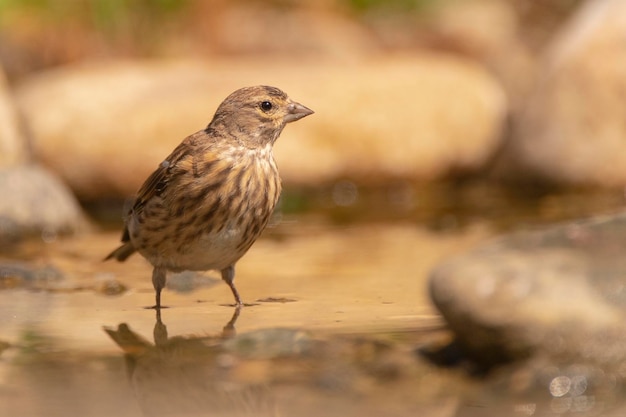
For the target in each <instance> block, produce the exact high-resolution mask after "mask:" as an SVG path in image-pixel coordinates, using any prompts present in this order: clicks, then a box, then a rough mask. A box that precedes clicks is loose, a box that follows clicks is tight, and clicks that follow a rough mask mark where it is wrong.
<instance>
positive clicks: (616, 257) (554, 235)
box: [430, 213, 626, 368]
mask: <svg viewBox="0 0 626 417" xmlns="http://www.w3.org/2000/svg"><path fill="white" fill-rule="evenodd" d="M624 236H626V213H623V214H619V215H616V216H610V217H605V218H597V219H592V220H588V221H580V222H575V223H569V224H564V225H559V226H555V227H553V228H551V229H549V230H545V231H534V232H526V233H519V234H516V235H513V236H508V237H503V238H501V239H500V240H499V241H496V242H493V243H492V244H488V245H486V246H484V247H481V248H478V249H477V250H475V251H473V252H470V253H468V254H466V255H464V256H460V257H458V258H456V259H452V260H449V261H446V262H444V263H443V264H441V265H440V266H439V267H438V268H436V269H435V270H434V272H433V273H432V275H431V278H430V289H431V296H432V299H433V301H434V303H435V305H436V306H437V308H438V309H439V310H440V311H441V313H442V315H443V316H444V318H445V319H446V321H447V322H448V324H449V325H450V327H451V329H452V330H453V332H454V333H455V334H456V336H457V338H458V341H459V342H460V344H461V346H463V347H464V348H465V349H466V350H467V351H468V352H469V353H470V354H471V355H472V356H474V357H476V358H477V359H479V360H481V361H484V362H486V363H487V364H494V363H497V362H499V361H502V360H509V359H520V358H525V357H529V356H534V355H537V356H539V357H544V358H549V359H550V360H551V361H554V362H556V363H583V362H584V363H588V364H593V365H597V366H602V367H605V368H609V367H616V366H618V365H620V364H623V363H624V361H625V360H626V257H624V256H623V251H624Z"/></svg>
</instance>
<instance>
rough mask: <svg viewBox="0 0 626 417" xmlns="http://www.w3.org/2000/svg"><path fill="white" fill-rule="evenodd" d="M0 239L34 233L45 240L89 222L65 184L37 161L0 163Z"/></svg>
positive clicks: (85, 226) (75, 229)
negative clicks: (16, 163)
mask: <svg viewBox="0 0 626 417" xmlns="http://www.w3.org/2000/svg"><path fill="white" fill-rule="evenodd" d="M0 195H3V196H5V197H4V198H0V243H6V242H12V241H16V240H19V239H21V238H24V237H26V236H32V235H36V236H39V237H41V239H43V240H44V241H47V242H50V241H53V240H55V239H56V238H57V237H58V235H60V234H67V233H74V232H77V231H80V230H85V229H86V228H87V227H88V222H87V220H86V218H85V216H84V215H83V213H82V210H81V208H80V206H79V204H78V202H77V201H76V198H75V197H74V196H73V195H72V194H71V192H70V191H69V190H68V189H67V187H66V186H65V185H64V184H63V183H61V182H60V181H59V180H58V179H57V178H56V176H54V175H53V174H51V173H50V172H48V171H47V170H46V169H43V168H41V167H39V166H36V165H18V166H14V167H8V168H2V167H0Z"/></svg>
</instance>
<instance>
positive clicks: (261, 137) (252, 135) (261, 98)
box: [208, 86, 313, 147]
mask: <svg viewBox="0 0 626 417" xmlns="http://www.w3.org/2000/svg"><path fill="white" fill-rule="evenodd" d="M310 114H313V110H311V109H309V108H307V107H305V106H303V105H302V104H300V103H297V102H295V101H293V100H292V99H290V98H289V97H288V96H287V94H285V93H284V92H283V91H282V90H280V89H278V88H276V87H269V86H255V87H245V88H240V89H239V90H236V91H235V92H233V93H232V94H231V95H229V96H228V97H226V99H225V100H224V101H223V102H222V104H220V106H219V107H218V108H217V111H216V112H215V116H213V120H212V121H211V123H210V124H209V127H208V128H209V129H210V128H214V129H225V130H226V132H225V133H227V134H228V135H230V136H235V137H237V138H239V139H240V140H243V141H246V142H247V144H248V145H249V146H252V147H256V146H265V145H267V144H268V143H269V144H273V143H274V142H275V141H276V139H278V136H279V135H280V133H281V132H282V130H283V128H284V127H285V125H286V124H287V123H290V122H295V121H296V120H300V119H302V118H303V117H306V116H308V115H310Z"/></svg>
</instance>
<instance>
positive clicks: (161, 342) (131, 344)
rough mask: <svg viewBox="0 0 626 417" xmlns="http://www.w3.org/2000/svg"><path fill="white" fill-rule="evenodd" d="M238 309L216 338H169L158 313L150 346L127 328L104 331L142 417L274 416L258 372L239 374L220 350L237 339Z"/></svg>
mask: <svg viewBox="0 0 626 417" xmlns="http://www.w3.org/2000/svg"><path fill="white" fill-rule="evenodd" d="M239 315H240V309H235V311H234V313H233V316H232V318H231V319H230V320H229V321H228V323H227V324H226V325H225V326H224V328H223V331H222V332H221V333H220V334H218V335H215V336H174V337H169V336H168V331H167V326H166V325H165V323H164V322H163V320H162V317H161V311H160V310H159V309H157V310H156V322H155V325H154V332H153V337H154V343H151V342H150V341H148V340H147V339H145V338H144V337H143V336H141V335H139V334H137V333H135V332H134V331H133V330H131V328H130V327H129V326H128V325H127V324H126V323H121V324H119V325H118V326H117V328H108V327H105V328H104V330H105V331H106V333H107V334H108V335H109V336H110V337H111V339H113V341H114V342H115V343H116V344H117V345H118V346H119V347H120V348H121V349H122V351H123V352H124V354H125V358H126V367H127V371H128V378H129V380H130V384H131V386H132V389H133V391H134V394H135V396H136V398H137V401H138V403H139V406H140V408H141V409H142V411H143V413H144V415H146V416H192V415H193V416H196V415H211V416H221V415H228V416H252V415H254V416H274V415H276V414H277V413H276V412H275V405H274V400H273V396H272V393H271V391H270V389H269V387H268V385H267V384H266V383H265V381H264V380H263V378H259V375H258V372H257V373H256V374H255V372H252V375H250V373H247V372H242V369H241V367H240V366H238V364H237V360H236V359H235V358H234V356H233V355H231V354H230V353H229V352H228V351H226V350H225V349H224V348H223V342H224V341H225V340H228V339H231V338H232V337H234V336H235V334H236V332H235V323H236V321H237V319H238V317H239Z"/></svg>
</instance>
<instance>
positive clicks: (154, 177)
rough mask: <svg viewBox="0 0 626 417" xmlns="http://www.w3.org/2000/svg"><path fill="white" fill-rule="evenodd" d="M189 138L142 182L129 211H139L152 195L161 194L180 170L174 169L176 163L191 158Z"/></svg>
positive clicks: (191, 148) (191, 149)
mask: <svg viewBox="0 0 626 417" xmlns="http://www.w3.org/2000/svg"><path fill="white" fill-rule="evenodd" d="M189 139H190V138H187V139H185V140H184V141H183V142H182V143H181V144H180V145H178V146H177V147H176V149H174V151H173V152H172V153H171V154H170V155H169V156H168V157H167V158H165V160H164V161H163V162H161V164H160V165H159V167H158V168H157V169H156V171H154V172H153V173H152V174H151V175H150V176H149V177H148V179H147V180H146V181H145V182H144V183H143V185H142V186H141V188H140V189H139V191H138V192H137V199H136V200H135V203H134V204H133V207H132V208H131V210H130V211H131V213H132V212H134V213H137V212H140V211H141V210H142V209H143V207H144V206H145V205H146V203H147V202H148V201H149V200H150V199H151V198H152V197H154V196H159V195H161V193H163V191H165V189H166V188H167V185H168V183H169V182H171V181H172V180H173V179H174V177H175V176H176V173H177V172H180V170H176V167H177V165H178V164H180V163H181V162H182V161H184V160H186V159H192V158H193V154H192V151H193V147H192V146H190V145H191V143H189V142H190V140H189Z"/></svg>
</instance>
